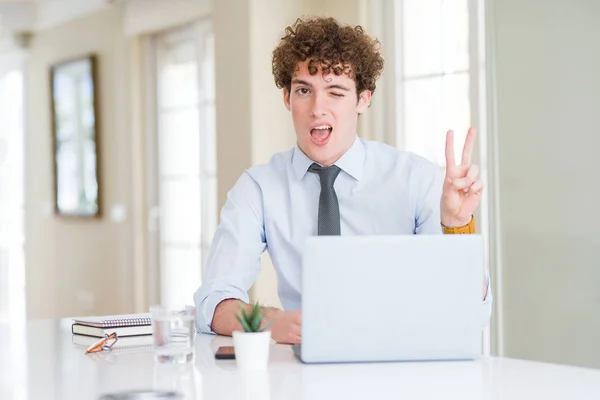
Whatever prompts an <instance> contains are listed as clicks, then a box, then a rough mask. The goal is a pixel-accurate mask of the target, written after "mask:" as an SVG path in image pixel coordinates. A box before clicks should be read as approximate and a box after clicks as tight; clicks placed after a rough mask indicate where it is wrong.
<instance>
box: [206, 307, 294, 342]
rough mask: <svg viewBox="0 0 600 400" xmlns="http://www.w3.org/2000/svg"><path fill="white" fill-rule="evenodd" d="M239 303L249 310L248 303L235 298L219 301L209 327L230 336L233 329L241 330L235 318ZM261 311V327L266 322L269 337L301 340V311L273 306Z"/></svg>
mask: <svg viewBox="0 0 600 400" xmlns="http://www.w3.org/2000/svg"><path fill="white" fill-rule="evenodd" d="M240 305H241V306H242V307H246V310H248V311H250V307H251V306H250V305H248V304H246V303H243V302H241V301H240V300H237V299H226V300H223V301H222V302H220V303H219V304H218V305H217V308H216V309H215V314H214V316H213V320H212V324H211V328H212V330H213V331H215V333H217V334H219V335H225V336H231V335H232V333H233V331H236V330H242V326H241V325H240V323H239V321H238V320H237V318H236V314H238V313H239V312H240ZM261 312H263V313H265V318H264V319H263V321H262V323H261V326H260V327H261V328H264V327H265V326H266V325H267V324H269V326H268V327H267V330H269V331H271V337H272V338H273V340H275V341H276V342H277V343H286V344H300V343H301V342H302V336H301V335H302V330H301V326H302V312H301V311H300V310H297V311H287V312H286V311H283V310H280V309H278V308H274V307H263V308H262V310H261Z"/></svg>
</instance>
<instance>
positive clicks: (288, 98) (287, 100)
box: [283, 88, 290, 111]
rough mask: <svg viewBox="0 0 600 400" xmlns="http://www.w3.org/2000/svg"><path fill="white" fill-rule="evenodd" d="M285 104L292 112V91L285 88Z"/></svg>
mask: <svg viewBox="0 0 600 400" xmlns="http://www.w3.org/2000/svg"><path fill="white" fill-rule="evenodd" d="M283 104H285V108H287V109H288V111H290V91H289V90H287V89H286V88H283Z"/></svg>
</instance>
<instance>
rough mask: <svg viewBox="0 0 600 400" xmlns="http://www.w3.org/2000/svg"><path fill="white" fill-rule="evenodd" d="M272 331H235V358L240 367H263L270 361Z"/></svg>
mask: <svg viewBox="0 0 600 400" xmlns="http://www.w3.org/2000/svg"><path fill="white" fill-rule="evenodd" d="M270 344H271V332H270V331H264V332H242V331H234V332H233V347H234V348H235V359H236V362H237V365H238V366H239V367H240V368H245V369H263V368H266V367H267V364H268V362H269V346H270Z"/></svg>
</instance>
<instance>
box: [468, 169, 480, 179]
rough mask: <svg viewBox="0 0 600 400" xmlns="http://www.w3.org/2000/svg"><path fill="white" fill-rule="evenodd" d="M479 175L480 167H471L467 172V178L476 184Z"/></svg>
mask: <svg viewBox="0 0 600 400" xmlns="http://www.w3.org/2000/svg"><path fill="white" fill-rule="evenodd" d="M478 175H479V165H471V166H470V167H469V170H468V171H467V178H468V179H470V180H471V182H475V181H476V180H477V176H478Z"/></svg>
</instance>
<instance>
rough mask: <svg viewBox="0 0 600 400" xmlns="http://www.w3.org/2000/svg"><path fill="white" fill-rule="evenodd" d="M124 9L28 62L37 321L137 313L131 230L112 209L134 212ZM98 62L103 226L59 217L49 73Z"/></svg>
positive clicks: (42, 42)
mask: <svg viewBox="0 0 600 400" xmlns="http://www.w3.org/2000/svg"><path fill="white" fill-rule="evenodd" d="M122 32H123V29H122V11H121V8H120V7H115V8H109V9H107V10H105V11H101V12H98V13H95V14H92V15H90V16H88V17H85V18H81V19H78V20H76V21H73V22H69V23H66V24H63V25H61V26H59V27H56V28H51V29H48V30H45V31H41V32H39V33H37V34H36V35H35V36H34V37H33V40H32V42H31V46H30V55H29V59H28V61H27V65H28V67H27V74H28V78H27V82H26V85H27V90H26V93H27V100H26V101H27V104H26V105H27V115H28V118H27V133H26V135H27V136H26V154H27V161H26V194H27V205H26V207H27V215H26V230H27V241H26V255H27V256H26V263H27V273H26V291H27V312H28V316H29V317H31V318H36V317H58V316H68V315H85V314H96V313H122V312H129V311H131V308H132V306H133V304H132V303H133V292H132V290H131V288H132V279H131V251H132V250H131V248H132V237H131V230H132V227H131V224H130V222H129V219H126V221H125V222H122V223H114V222H111V220H110V209H111V207H113V206H115V205H123V206H125V208H126V210H127V211H128V212H129V210H130V206H131V192H130V188H131V179H130V170H131V164H130V161H129V159H130V157H129V153H130V135H129V134H128V133H129V131H128V127H129V111H128V99H129V92H128V73H129V71H130V70H129V67H128V42H127V40H126V38H125V36H124V35H123V33H122ZM89 53H96V54H97V56H98V62H99V63H98V75H99V83H98V84H99V87H98V89H99V94H100V104H99V111H100V115H99V117H100V119H99V122H100V132H99V140H100V152H101V153H100V163H101V169H100V174H101V182H100V184H101V196H102V197H101V201H102V207H103V213H104V215H103V217H102V218H101V219H89V220H84V219H64V218H58V217H56V216H55V215H54V214H53V212H52V210H53V204H54V203H53V188H52V182H53V180H52V165H53V164H52V162H53V160H52V151H51V124H50V110H49V104H50V103H49V95H50V93H49V67H50V65H52V64H53V63H55V62H59V61H63V60H67V59H70V58H73V57H78V56H81V55H85V54H89Z"/></svg>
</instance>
